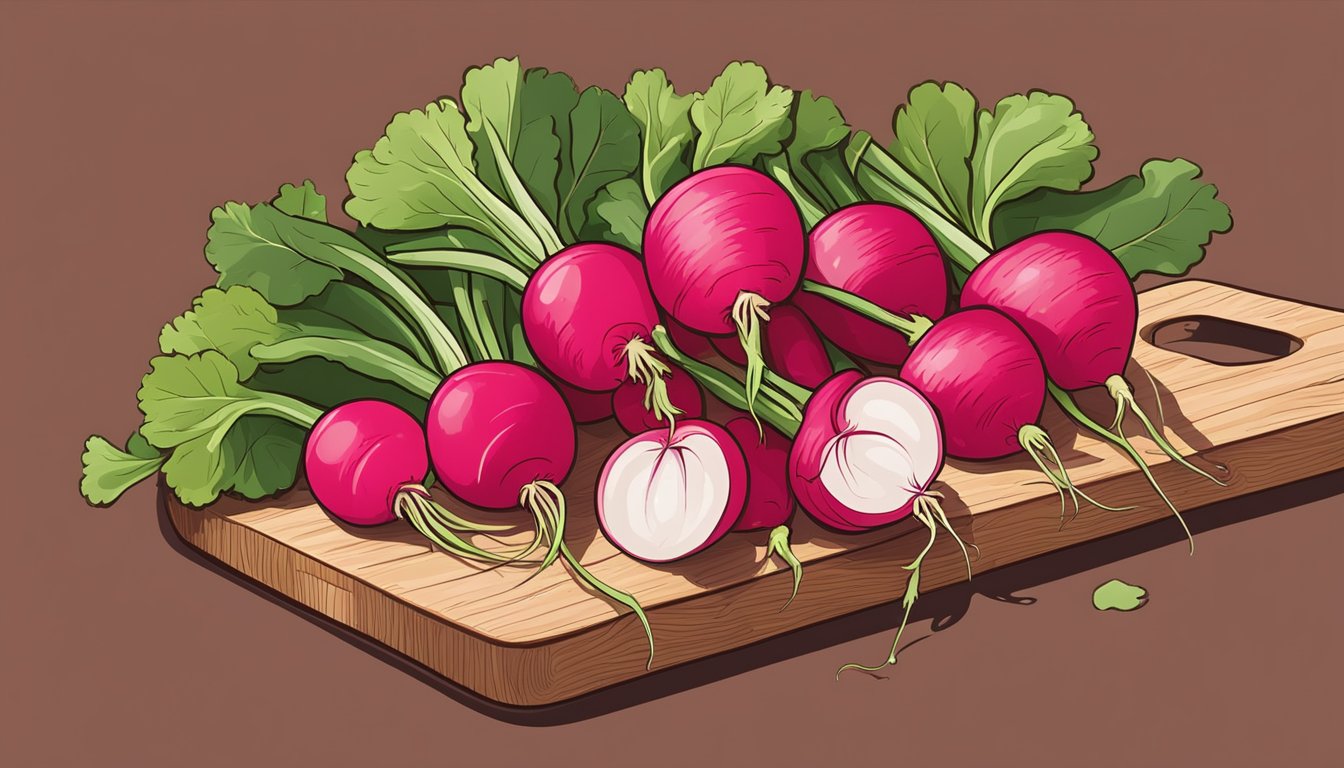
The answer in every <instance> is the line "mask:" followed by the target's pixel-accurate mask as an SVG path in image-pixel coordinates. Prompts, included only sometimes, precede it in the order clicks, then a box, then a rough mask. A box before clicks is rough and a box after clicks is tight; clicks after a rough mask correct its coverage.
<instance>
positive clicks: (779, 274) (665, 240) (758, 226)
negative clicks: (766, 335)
mask: <svg viewBox="0 0 1344 768" xmlns="http://www.w3.org/2000/svg"><path fill="white" fill-rule="evenodd" d="M643 243H644V262H645V265H646V268H647V270H648V276H649V285H650V287H651V288H652V289H653V295H654V298H656V299H657V301H658V304H659V305H660V306H662V307H663V308H664V309H665V310H667V312H668V313H669V314H670V315H671V316H672V317H673V318H674V319H675V320H677V322H679V323H681V324H682V325H685V326H686V327H687V328H689V329H691V330H692V331H696V332H699V333H704V334H711V335H722V334H730V333H736V334H737V336H738V338H739V339H740V341H741V344H742V348H743V350H745V352H746V356H747V358H746V368H747V375H746V382H745V394H746V401H747V410H748V411H750V412H753V413H754V407H755V401H756V395H757V393H758V392H759V390H760V385H761V379H762V375H763V369H764V367H765V361H764V358H763V357H762V355H761V338H760V333H761V323H762V321H766V320H768V319H769V315H768V314H767V313H766V310H767V309H768V308H769V307H770V305H772V304H775V303H778V302H781V301H784V300H785V299H787V298H789V296H791V295H793V293H794V291H795V290H796V289H797V288H798V282H799V280H800V279H801V277H802V271H803V260H804V254H805V251H806V241H805V239H804V237H803V222H802V219H801V217H800V216H799V214H798V208H797V206H796V205H795V204H794V202H793V199H792V198H790V197H789V194H788V192H786V191H785V190H784V188H783V187H781V186H780V185H779V184H778V183H776V182H775V181H774V180H773V179H771V178H770V177H769V176H766V175H765V174H763V173H761V172H759V171H755V170H752V169H751V168H747V167H745V166H737V165H722V166H715V167H712V168H707V169H705V170H702V171H698V172H696V173H693V174H691V175H690V176H688V177H687V178H685V179H683V180H682V181H680V182H678V183H677V184H676V185H674V186H673V187H672V188H671V189H669V190H668V191H667V193H666V194H664V195H663V196H662V197H661V198H659V199H658V201H657V202H656V203H654V205H653V209H652V210H651V211H650V212H649V217H648V220H647V221H646V222H645V225H644V241H643Z"/></svg>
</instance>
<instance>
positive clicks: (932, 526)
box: [835, 491, 979, 680]
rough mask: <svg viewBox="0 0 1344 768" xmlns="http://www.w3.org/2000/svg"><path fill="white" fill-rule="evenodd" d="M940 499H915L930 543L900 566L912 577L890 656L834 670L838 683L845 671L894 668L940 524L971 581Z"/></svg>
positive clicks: (918, 517) (917, 515)
mask: <svg viewBox="0 0 1344 768" xmlns="http://www.w3.org/2000/svg"><path fill="white" fill-rule="evenodd" d="M941 498H943V495H942V494H941V493H936V492H934V491H926V492H925V493H924V495H922V496H920V497H919V498H917V499H915V505H914V510H913V511H912V512H911V514H913V515H914V517H915V519H916V520H918V521H919V522H921V523H923V524H924V525H925V527H927V528H928V529H929V541H928V543H927V544H925V545H924V549H923V550H921V551H920V553H919V556H918V557H916V558H915V559H914V560H912V561H911V562H910V564H909V565H903V566H901V567H902V568H904V569H905V570H907V571H909V572H910V578H909V579H908V580H907V581H906V583H905V595H904V596H903V597H902V598H901V607H902V608H904V609H905V615H903V616H902V617H901V626H900V627H898V628H897V629H896V637H895V639H893V640H892V642H891V653H889V654H887V660H886V661H885V662H883V663H881V664H876V665H873V666H865V665H863V664H855V663H849V664H845V665H844V666H842V667H840V668H839V669H837V670H836V671H835V679H836V680H839V679H840V675H841V674H843V673H844V672H845V671H846V670H850V669H857V670H862V671H864V672H880V671H881V670H882V669H883V668H885V667H890V666H894V665H895V664H896V651H897V649H899V648H900V645H901V635H902V634H904V632H905V625H906V624H907V623H909V621H910V609H911V608H913V607H914V605H915V601H916V600H918V599H919V569H920V566H921V565H923V563H924V558H925V557H927V556H928V554H929V550H931V549H933V542H934V540H935V539H936V538H937V537H938V525H939V524H941V525H942V526H943V528H945V529H946V530H947V532H948V533H949V534H950V535H951V536H952V538H953V539H954V540H955V541H956V542H957V545H958V546H960V547H961V554H962V556H964V557H965V558H966V578H968V579H969V578H971V556H970V553H968V552H967V551H966V543H965V542H964V541H962V540H961V537H960V536H958V535H957V532H956V531H954V530H952V523H951V522H950V521H949V520H948V519H947V513H946V512H944V511H943V505H942V504H940V503H938V502H939V499H941ZM971 546H972V547H974V546H975V545H974V544H972V545H971ZM976 552H977V554H978V553H979V548H978V547H976Z"/></svg>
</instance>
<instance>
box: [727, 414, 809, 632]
mask: <svg viewBox="0 0 1344 768" xmlns="http://www.w3.org/2000/svg"><path fill="white" fill-rule="evenodd" d="M724 429H726V430H728V434H730V435H732V436H733V439H734V440H736V441H737V444H738V445H740V446H741V447H742V456H743V458H745V459H746V461H747V475H748V484H747V502H746V505H745V507H744V508H743V510H742V516H741V517H740V518H738V520H737V524H736V525H734V526H733V530H734V531H758V530H762V529H769V531H770V534H769V537H768V539H767V543H766V549H765V556H766V557H769V556H771V555H779V557H780V559H781V560H783V561H784V562H785V563H787V564H788V565H789V568H790V569H792V571H793V592H792V593H791V594H790V595H789V599H788V601H786V602H785V603H784V608H787V607H789V603H792V602H793V598H794V597H796V596H797V595H798V585H799V584H800V583H801V582H802V580H803V564H802V563H801V562H799V560H798V558H797V557H796V556H795V555H794V554H793V548H792V547H791V546H790V544H789V526H788V523H789V518H790V517H792V516H793V504H794V500H793V491H792V490H790V488H789V439H788V438H787V437H785V436H783V435H781V434H780V433H779V432H778V431H776V430H775V429H774V428H772V427H766V428H765V430H764V435H762V433H761V429H760V428H759V427H758V426H757V425H756V421H755V420H754V419H752V418H749V417H746V416H741V417H737V418H734V419H731V420H730V421H728V422H727V423H726V424H724ZM781 610H783V609H781Z"/></svg>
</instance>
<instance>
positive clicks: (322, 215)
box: [271, 179, 327, 222]
mask: <svg viewBox="0 0 1344 768" xmlns="http://www.w3.org/2000/svg"><path fill="white" fill-rule="evenodd" d="M271 205H274V206H275V207H276V208H278V209H279V210H280V211H282V212H284V213H287V214H289V215H290V216H298V217H299V218H303V219H311V220H312V221H321V222H325V221H326V220H327V198H326V197H325V196H323V195H322V194H321V193H319V192H318V191H317V187H315V186H313V182H312V181H311V180H309V179H305V180H304V182H303V184H301V185H299V186H297V187H296V186H294V185H293V184H282V185H281V186H280V191H279V193H277V194H276V196H275V198H274V199H272V200H271Z"/></svg>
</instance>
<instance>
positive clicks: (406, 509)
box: [303, 400, 514, 562]
mask: <svg viewBox="0 0 1344 768" xmlns="http://www.w3.org/2000/svg"><path fill="white" fill-rule="evenodd" d="M303 467H304V474H305V476H306V477H307V480H308V487H309V489H310V490H311V491H312V493H313V497H314V498H315V499H316V500H317V503H318V505H319V506H321V507H322V509H323V510H324V511H326V512H327V514H330V515H331V516H333V517H335V518H337V519H338V520H340V521H342V522H345V523H349V524H350V525H359V526H371V525H382V524H384V523H390V522H392V521H393V520H396V519H398V518H400V519H404V520H406V521H407V522H409V523H410V524H411V525H412V526H413V527H415V529H416V530H418V531H420V533H422V534H423V535H424V536H425V537H426V538H428V539H429V540H430V541H431V542H433V543H434V544H437V545H438V546H439V547H441V548H443V549H445V550H447V551H449V552H452V553H454V554H457V555H460V556H462V557H466V558H470V559H473V560H481V561H493V562H508V561H511V560H513V559H514V558H511V557H505V556H504V555H501V554H498V553H494V552H489V551H487V550H483V549H480V548H479V547H476V546H474V545H472V544H471V543H469V542H467V541H466V540H464V539H462V538H461V537H460V536H459V535H458V532H459V531H473V532H484V531H502V530H507V529H508V528H509V526H493V525H481V524H477V523H471V522H468V521H466V520H463V519H462V518H460V517H458V516H457V515H455V514H453V513H452V512H449V511H448V510H447V509H445V508H444V507H443V506H441V505H440V504H438V503H436V502H435V501H434V500H433V499H432V498H431V497H430V495H429V491H428V490H426V489H425V486H424V485H422V483H423V482H424V479H425V476H426V475H427V474H428V473H429V455H428V454H427V453H426V450H425V433H424V430H422V429H421V428H420V424H419V422H417V421H416V420H415V417H414V416H412V415H411V414H409V413H407V412H406V411H404V410H402V409H401V408H399V407H397V406H395V405H393V404H391V403H387V402H383V401H381V400H355V401H352V402H348V403H345V404H344V405H339V406H337V407H335V408H332V409H331V410H330V411H327V412H326V413H325V414H324V415H323V416H322V418H320V419H318V421H317V423H316V424H314V425H313V428H312V429H311V430H310V431H309V433H308V438H307V441H306V442H305V444H304V449H303Z"/></svg>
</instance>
